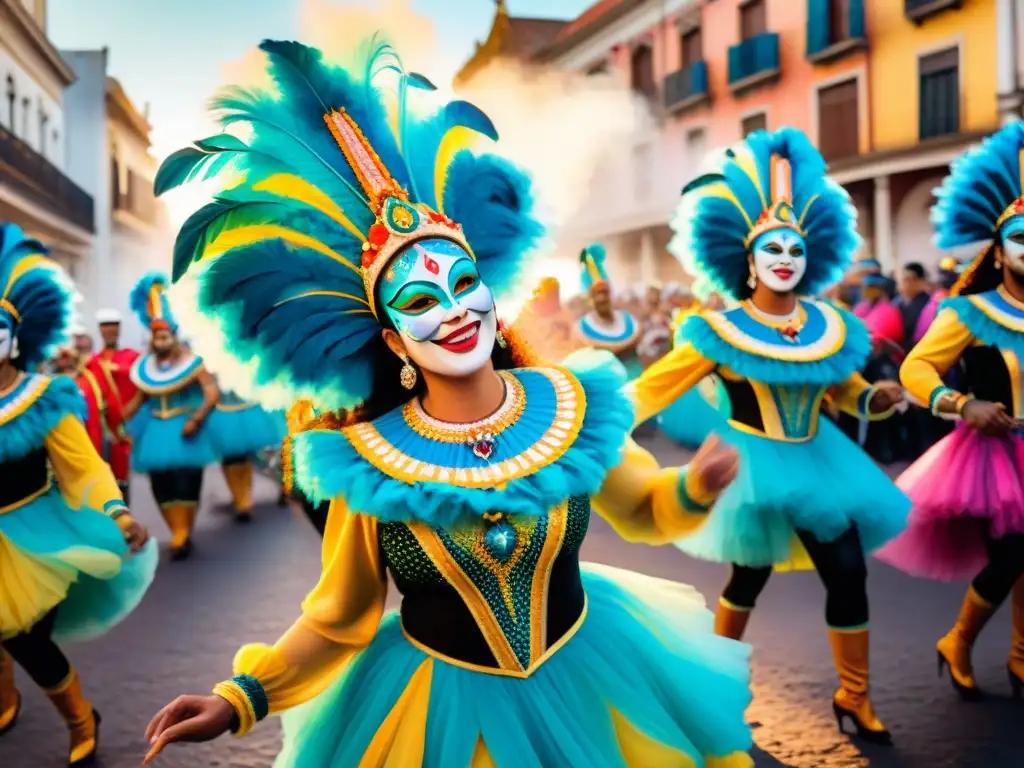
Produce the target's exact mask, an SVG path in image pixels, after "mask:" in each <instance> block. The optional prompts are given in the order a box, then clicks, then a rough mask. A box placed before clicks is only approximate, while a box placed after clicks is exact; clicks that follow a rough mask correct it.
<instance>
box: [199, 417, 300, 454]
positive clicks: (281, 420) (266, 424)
mask: <svg viewBox="0 0 1024 768" xmlns="http://www.w3.org/2000/svg"><path fill="white" fill-rule="evenodd" d="M208 427H209V431H210V442H211V443H212V444H213V450H214V451H216V453H217V456H218V457H219V458H221V459H230V458H235V457H240V456H251V455H253V454H256V453H259V452H261V451H265V450H267V449H268V448H276V447H278V446H279V445H281V442H282V441H283V440H284V438H285V435H287V434H288V425H287V423H286V421H285V416H284V414H283V413H277V412H275V413H268V412H267V411H264V410H263V409H262V408H260V407H259V406H257V405H249V406H244V405H243V406H228V407H226V408H221V407H220V406H218V407H217V408H215V409H214V411H213V413H212V414H210V421H209V424H208Z"/></svg>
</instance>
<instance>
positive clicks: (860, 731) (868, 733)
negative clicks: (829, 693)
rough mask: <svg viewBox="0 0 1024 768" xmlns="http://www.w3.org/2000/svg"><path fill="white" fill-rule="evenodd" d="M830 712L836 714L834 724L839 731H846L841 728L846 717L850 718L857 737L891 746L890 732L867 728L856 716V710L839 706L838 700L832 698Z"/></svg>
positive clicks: (871, 742) (872, 742)
mask: <svg viewBox="0 0 1024 768" xmlns="http://www.w3.org/2000/svg"><path fill="white" fill-rule="evenodd" d="M832 713H833V714H834V715H835V716H836V725H837V726H838V727H839V732H840V733H846V731H845V729H844V728H843V722H844V721H845V720H846V718H850V722H852V723H853V727H854V728H855V729H856V731H857V738H859V739H863V740H864V741H866V742H868V743H870V744H878V745H879V746H883V747H891V746H892V734H891V733H889V731H888V730H885V729H883V730H881V731H876V730H874V729H872V728H868V727H867V726H866V725H864V723H862V722H861V719H860V717H858V716H857V713H856V712H853V711H851V710H849V709H846V708H845V707H842V706H840V704H839V702H838V701H836V700H835V699H833V700H832Z"/></svg>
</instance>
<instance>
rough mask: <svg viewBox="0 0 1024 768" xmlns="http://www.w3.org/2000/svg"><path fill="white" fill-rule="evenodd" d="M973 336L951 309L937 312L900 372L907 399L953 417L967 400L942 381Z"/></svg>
mask: <svg viewBox="0 0 1024 768" xmlns="http://www.w3.org/2000/svg"><path fill="white" fill-rule="evenodd" d="M973 343H974V336H973V334H971V332H970V330H968V328H967V326H966V325H964V324H963V323H961V322H960V318H959V317H958V316H957V313H956V312H955V311H954V310H952V309H948V308H947V309H944V310H942V311H941V312H939V314H938V316H937V317H936V318H935V322H934V323H932V325H931V327H930V328H929V329H928V332H927V333H925V335H924V338H922V339H921V341H919V342H918V343H917V345H916V346H915V347H914V348H913V350H911V352H910V354H909V355H908V356H907V359H906V360H904V361H903V365H902V367H901V368H900V381H902V382H903V386H904V387H906V389H907V391H908V392H910V394H911V396H912V397H913V398H914V399H915V400H916V401H918V402H919V403H921V404H923V405H927V406H928V407H929V408H931V410H932V413H935V414H957V413H959V412H960V410H961V409H962V408H963V406H964V404H965V403H966V402H967V399H968V398H967V396H966V395H964V394H962V393H961V392H957V391H956V390H955V389H952V388H951V387H947V386H946V385H945V383H944V382H943V381H942V377H943V376H945V375H946V372H947V371H948V370H949V369H950V368H952V367H953V366H954V365H956V362H957V361H958V360H959V359H960V357H961V355H963V353H964V351H965V350H966V349H967V348H968V347H970V346H971V345H972V344H973Z"/></svg>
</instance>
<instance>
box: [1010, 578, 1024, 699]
mask: <svg viewBox="0 0 1024 768" xmlns="http://www.w3.org/2000/svg"><path fill="white" fill-rule="evenodd" d="M1012 601H1013V610H1012V613H1013V618H1012V620H1011V626H1012V627H1013V645H1012V646H1011V648H1010V662H1009V664H1007V665H1006V674H1007V675H1008V676H1009V678H1010V690H1011V691H1012V692H1013V698H1015V699H1024V576H1021V577H1020V578H1019V579H1017V583H1016V585H1014V587H1013V598H1012Z"/></svg>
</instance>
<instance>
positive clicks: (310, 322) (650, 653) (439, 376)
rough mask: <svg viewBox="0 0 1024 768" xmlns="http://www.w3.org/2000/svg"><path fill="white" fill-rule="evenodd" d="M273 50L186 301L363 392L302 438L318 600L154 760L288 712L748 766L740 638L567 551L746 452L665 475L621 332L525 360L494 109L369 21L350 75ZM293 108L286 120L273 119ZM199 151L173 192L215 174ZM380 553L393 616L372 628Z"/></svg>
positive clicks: (538, 754) (598, 752) (330, 386)
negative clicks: (371, 34) (638, 442)
mask: <svg viewBox="0 0 1024 768" xmlns="http://www.w3.org/2000/svg"><path fill="white" fill-rule="evenodd" d="M261 47H262V49H263V51H265V52H266V53H267V54H268V56H269V60H270V70H271V74H272V76H273V77H274V81H275V82H276V83H277V85H278V88H279V89H280V93H279V95H276V96H275V98H273V99H271V98H268V97H267V96H265V95H264V94H257V93H253V94H252V95H249V94H248V92H247V93H246V95H244V96H243V95H241V94H240V93H238V92H234V91H229V92H228V93H227V95H224V96H222V97H221V98H220V101H219V102H218V103H219V105H220V107H221V108H222V109H223V110H225V111H224V113H223V118H222V121H223V122H224V123H226V124H227V125H230V124H232V123H234V122H235V121H237V120H243V121H246V122H249V123H251V124H252V125H253V133H252V135H251V138H250V139H249V142H250V143H249V144H241V143H235V140H234V139H233V138H230V137H229V136H228V135H224V136H220V137H216V138H212V139H209V140H206V141H203V142H202V144H201V146H203V147H211V148H212V147H221V148H222V149H223V150H225V151H228V152H230V153H231V154H229V155H226V156H224V157H230V158H232V162H233V163H237V164H239V168H244V169H245V171H246V174H247V175H246V180H245V182H244V183H243V184H242V185H238V184H236V183H231V182H229V183H230V187H229V188H228V189H227V190H226V191H225V192H223V193H222V194H224V195H227V196H228V197H216V198H215V203H214V205H224V210H225V213H226V216H225V217H224V218H209V219H206V218H204V219H202V221H203V222H204V224H203V225H202V226H198V222H199V221H200V220H198V219H193V224H197V226H192V225H190V224H186V225H185V227H184V228H183V230H182V234H181V236H180V239H179V241H178V244H177V247H176V249H175V250H176V253H178V254H183V255H185V256H186V258H190V259H192V263H191V264H189V263H188V262H187V261H186V262H179V263H178V264H177V265H176V271H177V273H178V274H181V272H183V271H185V270H186V269H187V271H186V272H185V274H184V276H183V277H181V278H180V281H179V283H178V284H177V285H176V286H175V290H176V291H179V290H180V293H176V294H175V300H176V301H178V299H179V298H180V299H181V304H180V305H179V306H186V305H187V304H188V302H186V301H185V299H186V297H187V298H189V299H190V301H192V302H196V303H197V306H198V311H199V314H200V315H201V316H202V318H205V322H199V321H198V320H197V322H198V325H197V326H196V327H197V329H200V330H202V331H203V332H201V333H197V335H196V345H197V346H202V351H203V353H204V354H205V355H206V356H207V359H209V360H213V359H216V361H217V368H216V370H217V374H218V376H221V377H223V379H224V381H225V384H226V385H229V386H233V387H237V388H238V389H239V394H241V395H242V396H244V397H253V396H255V395H256V394H258V393H259V392H262V393H263V395H264V398H269V401H267V400H265V401H264V405H265V406H267V407H276V406H278V405H279V404H282V402H289V401H291V400H294V399H295V398H296V397H309V398H315V399H316V401H317V402H318V403H319V404H320V405H321V406H322V407H324V408H325V409H327V410H336V409H338V408H349V409H351V408H354V407H357V406H360V405H361V406H362V407H363V410H362V411H361V415H360V416H359V417H357V418H358V420H357V421H354V422H352V423H348V424H345V425H344V426H342V427H340V428H334V429H326V428H325V429H316V430H313V431H308V432H304V433H302V434H300V435H297V436H295V438H294V439H293V440H294V444H293V446H292V457H293V461H294V472H295V475H296V480H297V484H298V485H299V487H300V488H302V489H303V490H305V491H306V492H307V493H309V494H310V495H311V496H313V498H314V500H319V499H325V498H330V499H332V502H331V504H332V507H331V511H330V515H329V519H328V522H327V531H326V536H325V537H324V550H323V551H324V570H323V575H322V577H321V579H320V583H319V585H318V586H317V587H316V589H315V590H314V592H313V593H312V594H311V596H310V597H309V598H308V599H307V600H306V602H305V603H304V608H303V618H301V619H300V620H299V621H298V622H297V623H296V624H295V625H294V626H293V627H292V629H290V630H289V631H288V632H287V634H286V636H285V637H284V638H283V639H282V640H281V641H280V642H279V643H278V644H277V645H276V646H274V647H269V646H249V647H247V648H245V649H244V650H242V652H241V653H240V655H239V656H238V658H237V662H238V663H237V668H236V673H237V674H236V676H235V677H234V678H233V679H232V680H230V681H228V682H225V683H222V684H220V685H218V686H217V687H216V689H215V691H216V695H213V696H207V697H197V696H186V697H183V698H181V699H179V700H177V701H176V702H175V703H174V704H171V705H170V706H168V707H167V708H165V709H164V710H162V711H161V712H160V713H159V714H158V715H157V716H156V718H155V719H154V720H153V722H152V723H151V725H150V728H149V731H148V734H147V735H148V737H149V738H152V739H153V740H154V746H153V752H152V753H157V752H159V751H160V750H162V749H163V748H164V746H165V745H166V744H168V743H170V742H173V741H180V740H186V741H187V740H202V739H210V738H213V737H215V736H217V735H219V734H221V733H223V732H225V731H227V730H228V729H229V728H231V727H233V728H234V730H235V731H236V732H239V733H242V732H245V731H247V730H248V729H249V728H251V727H252V726H253V725H254V724H255V722H256V721H257V720H260V719H262V718H264V717H265V716H266V715H267V714H268V712H281V711H283V710H289V711H288V712H287V713H286V715H287V717H286V720H285V731H286V736H285V745H284V751H283V752H282V754H281V756H280V758H279V760H278V765H279V766H328V765H331V766H355V765H358V764H366V763H367V762H368V761H372V762H374V763H379V764H383V763H385V762H387V763H389V764H393V765H396V766H398V765H400V766H403V768H416V767H417V766H428V765H429V766H434V765H446V766H448V765H450V766H469V765H473V766H493V767H495V768H515V767H517V766H520V765H523V764H532V765H552V766H553V765H566V766H569V765H573V766H585V765H625V764H631V765H640V764H643V765H652V766H653V765H659V766H668V765H680V766H681V765H691V764H692V765H708V766H716V768H719V767H720V766H730V767H731V766H741V765H742V766H750V765H752V763H751V760H750V758H749V756H748V755H747V754H746V750H747V749H748V748H749V746H750V743H751V741H750V733H749V730H748V728H747V727H746V725H745V724H744V723H743V709H744V708H745V706H746V704H747V701H748V697H749V694H748V691H747V669H746V667H747V660H746V655H747V649H746V646H744V645H742V644H740V643H736V642H734V641H731V640H726V639H722V638H717V637H715V635H714V634H713V632H712V631H711V630H712V626H711V616H710V614H709V613H707V612H706V611H705V610H704V609H703V608H702V607H700V605H701V601H700V600H699V599H696V598H695V596H694V595H693V593H692V592H689V596H688V597H682V598H681V599H680V585H676V584H673V583H671V582H665V581H659V580H657V579H650V578H649V577H645V576H641V575H639V574H629V573H626V572H623V571H617V570H610V569H608V568H596V567H594V568H592V567H585V568H584V569H582V573H581V568H580V563H579V546H580V544H581V543H582V539H583V537H584V534H585V532H586V527H587V521H588V518H589V514H590V504H591V497H593V498H594V503H595V504H597V506H598V508H599V509H601V510H602V511H603V513H604V514H605V515H607V516H609V518H610V519H611V520H612V522H613V524H614V525H616V526H617V527H618V530H619V531H620V532H621V533H622V534H623V535H624V536H626V537H627V538H630V539H634V540H643V541H649V542H665V541H670V540H672V539H673V538H674V537H676V536H679V535H681V534H682V533H684V532H685V531H687V530H690V529H691V528H692V527H694V526H695V525H698V524H699V523H700V521H701V520H702V519H703V514H702V513H701V512H700V510H701V509H704V508H706V505H707V504H709V503H710V502H711V501H712V500H713V497H714V496H715V494H716V492H717V491H718V490H719V489H720V488H721V487H722V486H723V485H725V484H726V483H727V482H728V480H729V479H730V475H731V474H732V473H733V472H734V470H735V465H734V463H733V462H734V458H735V457H734V455H733V453H732V452H731V450H729V449H727V448H724V447H723V446H721V445H720V444H719V445H709V446H707V447H706V448H705V449H704V450H703V451H702V452H701V453H700V454H699V455H698V457H697V458H696V459H695V460H694V462H693V463H692V464H691V465H690V468H689V470H686V469H681V470H679V469H665V470H659V469H658V468H657V465H656V464H655V462H654V460H653V458H652V457H651V456H650V455H649V454H647V453H646V452H644V451H642V450H641V449H639V448H638V447H637V446H635V445H634V444H629V443H627V433H628V430H629V427H630V424H631V421H632V418H631V410H632V409H631V406H630V403H629V401H628V399H627V398H626V397H625V396H624V395H623V394H622V392H621V385H622V384H623V383H624V381H625V377H624V375H623V373H622V371H621V367H620V366H619V365H618V364H617V363H616V362H615V361H614V359H613V358H612V357H611V356H610V355H607V354H605V353H601V352H594V351H590V350H588V351H587V352H585V353H583V354H584V357H582V358H577V359H576V360H575V361H572V362H569V361H567V362H566V364H565V366H564V367H542V368H522V367H516V366H517V365H519V364H520V363H522V362H525V361H522V360H521V359H519V358H518V357H517V346H516V340H515V339H514V338H513V337H512V335H511V333H509V332H508V331H506V330H504V329H503V326H502V325H500V324H499V323H498V322H497V319H496V314H495V299H494V293H492V291H494V292H496V291H499V290H501V289H503V288H506V287H507V286H508V284H509V282H510V281H512V280H514V279H515V276H516V275H517V274H521V273H523V272H524V271H526V268H527V267H528V266H529V262H528V260H527V254H528V253H529V252H531V251H532V250H533V249H532V246H533V245H534V244H535V242H536V241H537V239H538V238H539V237H540V235H541V233H542V230H541V227H540V226H539V224H538V223H537V221H536V220H535V219H534V217H533V216H532V215H531V212H530V208H531V199H532V195H531V187H530V183H529V179H528V177H526V176H525V175H524V174H523V173H522V172H521V171H519V170H517V169H516V168H514V167H513V166H511V165H510V164H508V163H507V162H506V161H504V160H502V159H501V158H499V157H497V156H495V155H493V154H475V153H473V152H472V151H470V150H469V149H468V148H467V145H466V142H467V141H469V140H472V139H473V138H474V135H476V134H481V133H482V134H483V136H479V135H476V138H478V139H482V138H484V137H488V136H489V137H491V138H494V136H495V130H494V127H493V126H492V125H491V122H490V120H488V118H487V117H486V116H485V115H484V114H483V113H481V112H480V111H479V110H477V109H476V108H475V107H472V106H471V105H469V104H468V103H466V102H453V103H451V104H447V105H445V106H443V107H442V108H441V109H440V110H438V111H432V112H430V113H427V114H429V116H420V115H419V114H417V113H414V112H413V111H412V110H413V105H414V103H415V104H417V105H419V108H420V109H423V106H422V105H423V104H424V103H425V101H426V99H427V98H430V94H429V93H424V91H425V90H426V91H429V90H430V87H429V84H428V82H427V81H426V80H425V79H424V78H423V77H421V76H419V75H412V74H405V73H403V72H401V70H400V68H399V66H398V61H399V60H398V57H397V54H396V53H395V52H394V51H393V50H392V49H391V48H390V47H389V46H387V45H385V44H382V43H380V41H379V40H377V39H374V40H372V41H371V42H370V44H369V46H364V47H362V48H361V49H360V50H361V52H363V57H364V58H362V59H360V60H357V61H355V62H354V63H353V67H352V69H350V70H347V71H346V70H342V69H339V68H335V67H332V66H328V65H327V64H325V63H323V61H322V59H321V55H320V54H319V52H317V51H314V50H311V49H308V48H306V47H304V46H301V45H299V44H297V43H281V42H272V41H265V42H264V43H263V44H262V46H261ZM367 78H369V79H367ZM385 89H386V90H385ZM392 97H395V98H392ZM388 108H391V109H394V110H396V114H392V115H391V116H390V117H389V116H387V114H386V112H385V110H386V109H388ZM282 120H287V121H288V122H287V124H288V126H289V133H290V138H288V139H287V140H283V137H282V135H281V133H280V131H279V130H277V129H270V128H267V126H271V125H275V126H276V125H281V124H282V123H281V122H280V121H282ZM392 126H395V128H394V129H393V128H392ZM393 130H394V131H397V132H398V133H400V134H401V135H402V136H404V140H402V141H401V142H399V136H398V133H393ZM452 142H458V143H454V144H453V143H452ZM439 150H440V151H439ZM186 152H187V154H179V155H177V157H178V158H182V157H184V158H188V162H184V161H181V162H178V161H176V162H175V163H173V164H172V163H171V161H168V163H167V164H165V165H164V167H163V169H162V170H161V176H160V177H158V178H159V180H160V181H162V182H163V184H162V185H161V188H169V187H170V186H172V185H173V184H174V183H175V182H177V181H181V180H183V179H187V178H190V177H202V176H203V175H204V174H206V173H207V170H206V169H204V168H202V167H199V168H197V167H196V166H197V165H198V164H200V163H203V162H204V161H206V160H207V159H208V158H209V155H207V154H206V152H205V151H204V152H202V153H200V152H196V151H194V150H186ZM250 153H251V154H250ZM172 157H174V156H173V155H172ZM216 167H224V166H216ZM216 167H215V168H216ZM215 168H214V169H210V171H209V172H210V173H213V172H214V170H215ZM298 168H302V169H304V172H306V173H307V174H308V175H307V176H305V177H299V176H296V175H295V169H298ZM222 179H223V181H225V182H228V179H227V177H226V176H224V177H222ZM437 180H442V181H440V182H438V181H437ZM268 191H272V194H273V199H274V203H273V205H272V206H271V207H267V203H266V202H265V201H266V200H267V199H268V198H267V196H266V195H267V192H268ZM229 199H230V200H231V201H232V202H231V203H228V202H227V200H229ZM239 206H240V207H239ZM252 206H255V207H252ZM229 210H231V211H233V212H232V213H227V211H229ZM275 211H276V213H275ZM205 215H206V214H196V216H205ZM253 216H255V217H257V218H256V219H253V218H252V217H253ZM453 217H457V219H456V218H453ZM254 220H257V221H259V222H260V223H259V225H258V226H256V227H255V228H254V227H251V226H249V224H250V223H251V222H252V221H254ZM456 221H458V222H459V223H456ZM220 238H226V240H223V241H222V240H220ZM226 243H232V244H233V245H232V246H231V247H230V248H224V247H222V246H223V245H225V244H226ZM236 307H237V308H242V307H244V310H243V311H236V309H235V308H236ZM506 334H508V335H506ZM215 356H216V357H215ZM243 387H247V388H246V389H244V390H243V389H242V388H243ZM275 393H276V394H277V397H276V398H274V397H272V396H273V395H274V394H275ZM623 450H625V455H623ZM602 483H603V489H602ZM386 570H390V571H391V573H392V574H393V575H394V577H395V579H396V580H397V584H398V586H399V589H400V590H401V591H402V593H403V594H404V602H403V606H402V610H401V619H399V617H398V615H395V614H391V615H389V616H388V617H386V618H384V619H383V621H381V617H382V616H383V614H384V600H385V592H386V589H387V578H386V576H385V571H386ZM682 589H683V590H684V592H685V591H686V590H687V588H682ZM666 679H667V680H676V681H686V684H685V685H683V684H678V685H676V684H673V685H665V684H664V681H665V680H666ZM314 697H316V698H315V699H314V701H312V702H310V703H309V705H308V706H305V707H301V708H298V709H293V708H294V707H296V705H298V704H300V703H302V702H303V701H306V700H309V699H313V698H314Z"/></svg>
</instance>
